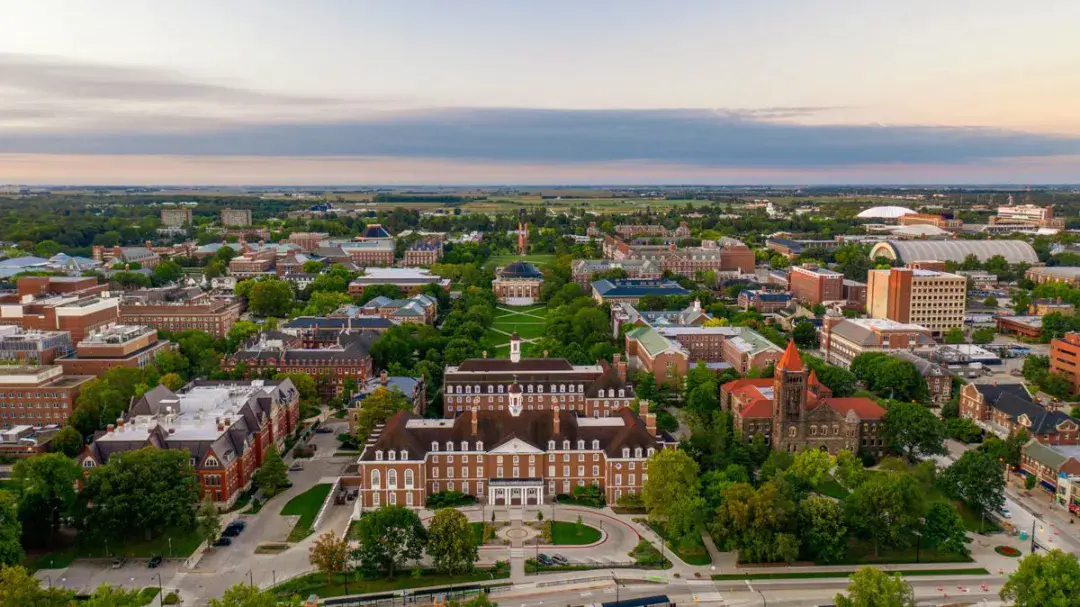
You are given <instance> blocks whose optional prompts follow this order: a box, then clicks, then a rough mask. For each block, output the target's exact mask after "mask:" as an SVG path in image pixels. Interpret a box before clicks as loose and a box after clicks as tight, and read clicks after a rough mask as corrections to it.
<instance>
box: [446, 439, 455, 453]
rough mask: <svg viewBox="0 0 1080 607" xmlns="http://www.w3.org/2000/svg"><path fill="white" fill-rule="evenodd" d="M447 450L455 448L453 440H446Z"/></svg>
mask: <svg viewBox="0 0 1080 607" xmlns="http://www.w3.org/2000/svg"><path fill="white" fill-rule="evenodd" d="M446 450H447V451H453V450H454V443H453V441H446Z"/></svg>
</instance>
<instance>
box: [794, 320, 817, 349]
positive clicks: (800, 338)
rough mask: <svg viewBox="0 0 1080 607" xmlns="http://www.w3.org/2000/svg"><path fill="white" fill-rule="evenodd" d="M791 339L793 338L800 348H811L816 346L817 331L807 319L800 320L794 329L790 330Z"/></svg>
mask: <svg viewBox="0 0 1080 607" xmlns="http://www.w3.org/2000/svg"><path fill="white" fill-rule="evenodd" d="M791 337H792V339H794V340H795V345H796V346H799V347H800V348H804V349H807V350H811V349H813V348H816V347H817V346H818V333H817V329H815V328H814V325H813V324H811V323H810V322H807V321H800V322H798V323H796V324H795V329H794V330H793V331H792V332H791Z"/></svg>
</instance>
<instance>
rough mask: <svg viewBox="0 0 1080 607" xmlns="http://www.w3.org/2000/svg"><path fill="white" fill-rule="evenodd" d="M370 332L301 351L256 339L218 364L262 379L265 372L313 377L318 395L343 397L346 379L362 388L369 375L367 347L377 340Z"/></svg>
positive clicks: (358, 333)
mask: <svg viewBox="0 0 1080 607" xmlns="http://www.w3.org/2000/svg"><path fill="white" fill-rule="evenodd" d="M379 335H380V334H379V333H376V332H374V331H360V332H355V333H348V334H342V335H339V337H338V341H337V343H336V344H334V345H332V346H326V347H321V348H303V347H299V346H293V345H290V344H288V343H286V342H285V341H283V340H281V339H276V338H269V339H268V338H267V337H266V336H262V337H260V339H259V341H257V342H253V343H251V344H248V345H247V346H244V347H242V348H241V349H240V350H238V351H237V352H235V353H234V354H232V355H230V356H229V357H228V358H226V359H225V361H223V362H222V367H224V368H226V369H228V370H229V371H235V370H237V369H238V368H240V369H244V370H245V373H244V375H245V376H246V377H264V376H265V375H266V374H267V372H270V371H273V372H279V373H306V374H308V375H311V376H312V377H314V378H315V380H316V381H315V383H316V386H317V387H318V388H319V392H320V394H322V395H324V396H327V397H340V396H343V395H345V382H346V380H349V379H351V380H353V381H354V382H356V385H358V386H362V385H364V382H366V381H367V379H368V378H369V377H371V376H372V361H371V352H370V349H371V344H373V343H375V340H376V339H378V338H379Z"/></svg>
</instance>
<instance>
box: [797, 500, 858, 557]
mask: <svg viewBox="0 0 1080 607" xmlns="http://www.w3.org/2000/svg"><path fill="white" fill-rule="evenodd" d="M799 528H800V529H801V530H802V533H801V536H802V539H803V542H804V543H805V545H806V548H807V550H808V551H809V552H810V553H811V554H812V555H813V556H814V558H815V559H816V560H818V561H821V562H823V563H835V562H837V561H839V560H841V559H842V558H844V556H845V555H846V554H847V542H846V538H847V527H845V526H844V512H843V508H841V506H840V504H839V502H836V501H834V500H832V499H829V498H827V497H823V496H820V495H811V496H809V497H807V498H806V499H805V500H803V501H802V503H801V504H799Z"/></svg>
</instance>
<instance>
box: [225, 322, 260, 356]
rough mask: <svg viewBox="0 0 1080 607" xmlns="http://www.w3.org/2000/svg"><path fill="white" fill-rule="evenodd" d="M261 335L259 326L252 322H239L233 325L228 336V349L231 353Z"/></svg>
mask: <svg viewBox="0 0 1080 607" xmlns="http://www.w3.org/2000/svg"><path fill="white" fill-rule="evenodd" d="M258 334H259V325H257V324H255V323H253V322H251V321H250V320H238V321H236V322H235V323H233V326H232V328H231V329H229V332H228V333H227V334H226V339H227V340H228V348H229V350H230V351H232V350H235V349H236V348H237V347H238V346H240V345H241V344H243V343H246V342H247V341H248V340H249V339H251V338H252V337H255V336H256V335H258Z"/></svg>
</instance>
